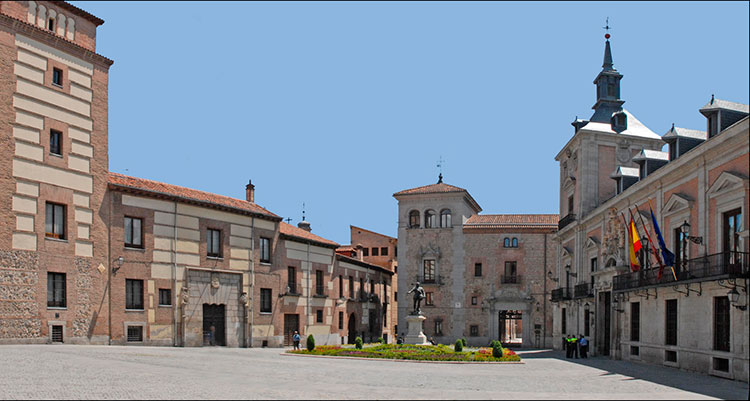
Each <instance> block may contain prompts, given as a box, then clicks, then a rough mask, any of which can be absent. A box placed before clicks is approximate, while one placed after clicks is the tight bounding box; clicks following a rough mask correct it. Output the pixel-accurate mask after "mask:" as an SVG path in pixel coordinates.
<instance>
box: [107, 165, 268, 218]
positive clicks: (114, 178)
mask: <svg viewBox="0 0 750 401" xmlns="http://www.w3.org/2000/svg"><path fill="white" fill-rule="evenodd" d="M109 185H110V187H113V188H119V189H128V190H133V191H137V192H144V193H149V194H153V195H157V196H164V197H168V198H171V199H175V200H178V201H180V200H181V201H186V202H195V203H200V204H203V205H207V206H214V207H219V208H229V209H234V210H236V211H238V212H246V213H251V214H256V215H261V216H264V217H269V218H271V219H273V220H281V217H279V216H277V215H276V214H274V213H271V212H269V211H268V210H266V209H264V208H262V207H260V206H258V205H257V204H255V203H252V202H248V201H246V200H241V199H235V198H230V197H228V196H223V195H217V194H212V193H210V192H203V191H198V190H196V189H191V188H185V187H181V186H178V185H171V184H165V183H163V182H158V181H152V180H147V179H144V178H136V177H130V176H127V175H122V174H118V173H109Z"/></svg>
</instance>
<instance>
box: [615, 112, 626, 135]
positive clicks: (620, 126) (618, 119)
mask: <svg viewBox="0 0 750 401" xmlns="http://www.w3.org/2000/svg"><path fill="white" fill-rule="evenodd" d="M627 128H628V119H627V116H626V115H625V113H617V114H615V115H614V116H612V130H614V131H617V132H621V131H625V130H626V129H627Z"/></svg>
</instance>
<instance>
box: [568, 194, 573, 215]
mask: <svg viewBox="0 0 750 401" xmlns="http://www.w3.org/2000/svg"><path fill="white" fill-rule="evenodd" d="M572 213H573V195H570V196H568V214H572Z"/></svg>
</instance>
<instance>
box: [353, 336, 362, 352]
mask: <svg viewBox="0 0 750 401" xmlns="http://www.w3.org/2000/svg"><path fill="white" fill-rule="evenodd" d="M354 347H355V348H357V349H362V337H357V338H355V339H354Z"/></svg>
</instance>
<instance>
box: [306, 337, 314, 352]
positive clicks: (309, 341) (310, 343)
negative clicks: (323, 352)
mask: <svg viewBox="0 0 750 401" xmlns="http://www.w3.org/2000/svg"><path fill="white" fill-rule="evenodd" d="M314 349H315V337H313V335H312V334H310V335H309V336H307V350H308V351H312V350H314Z"/></svg>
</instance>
